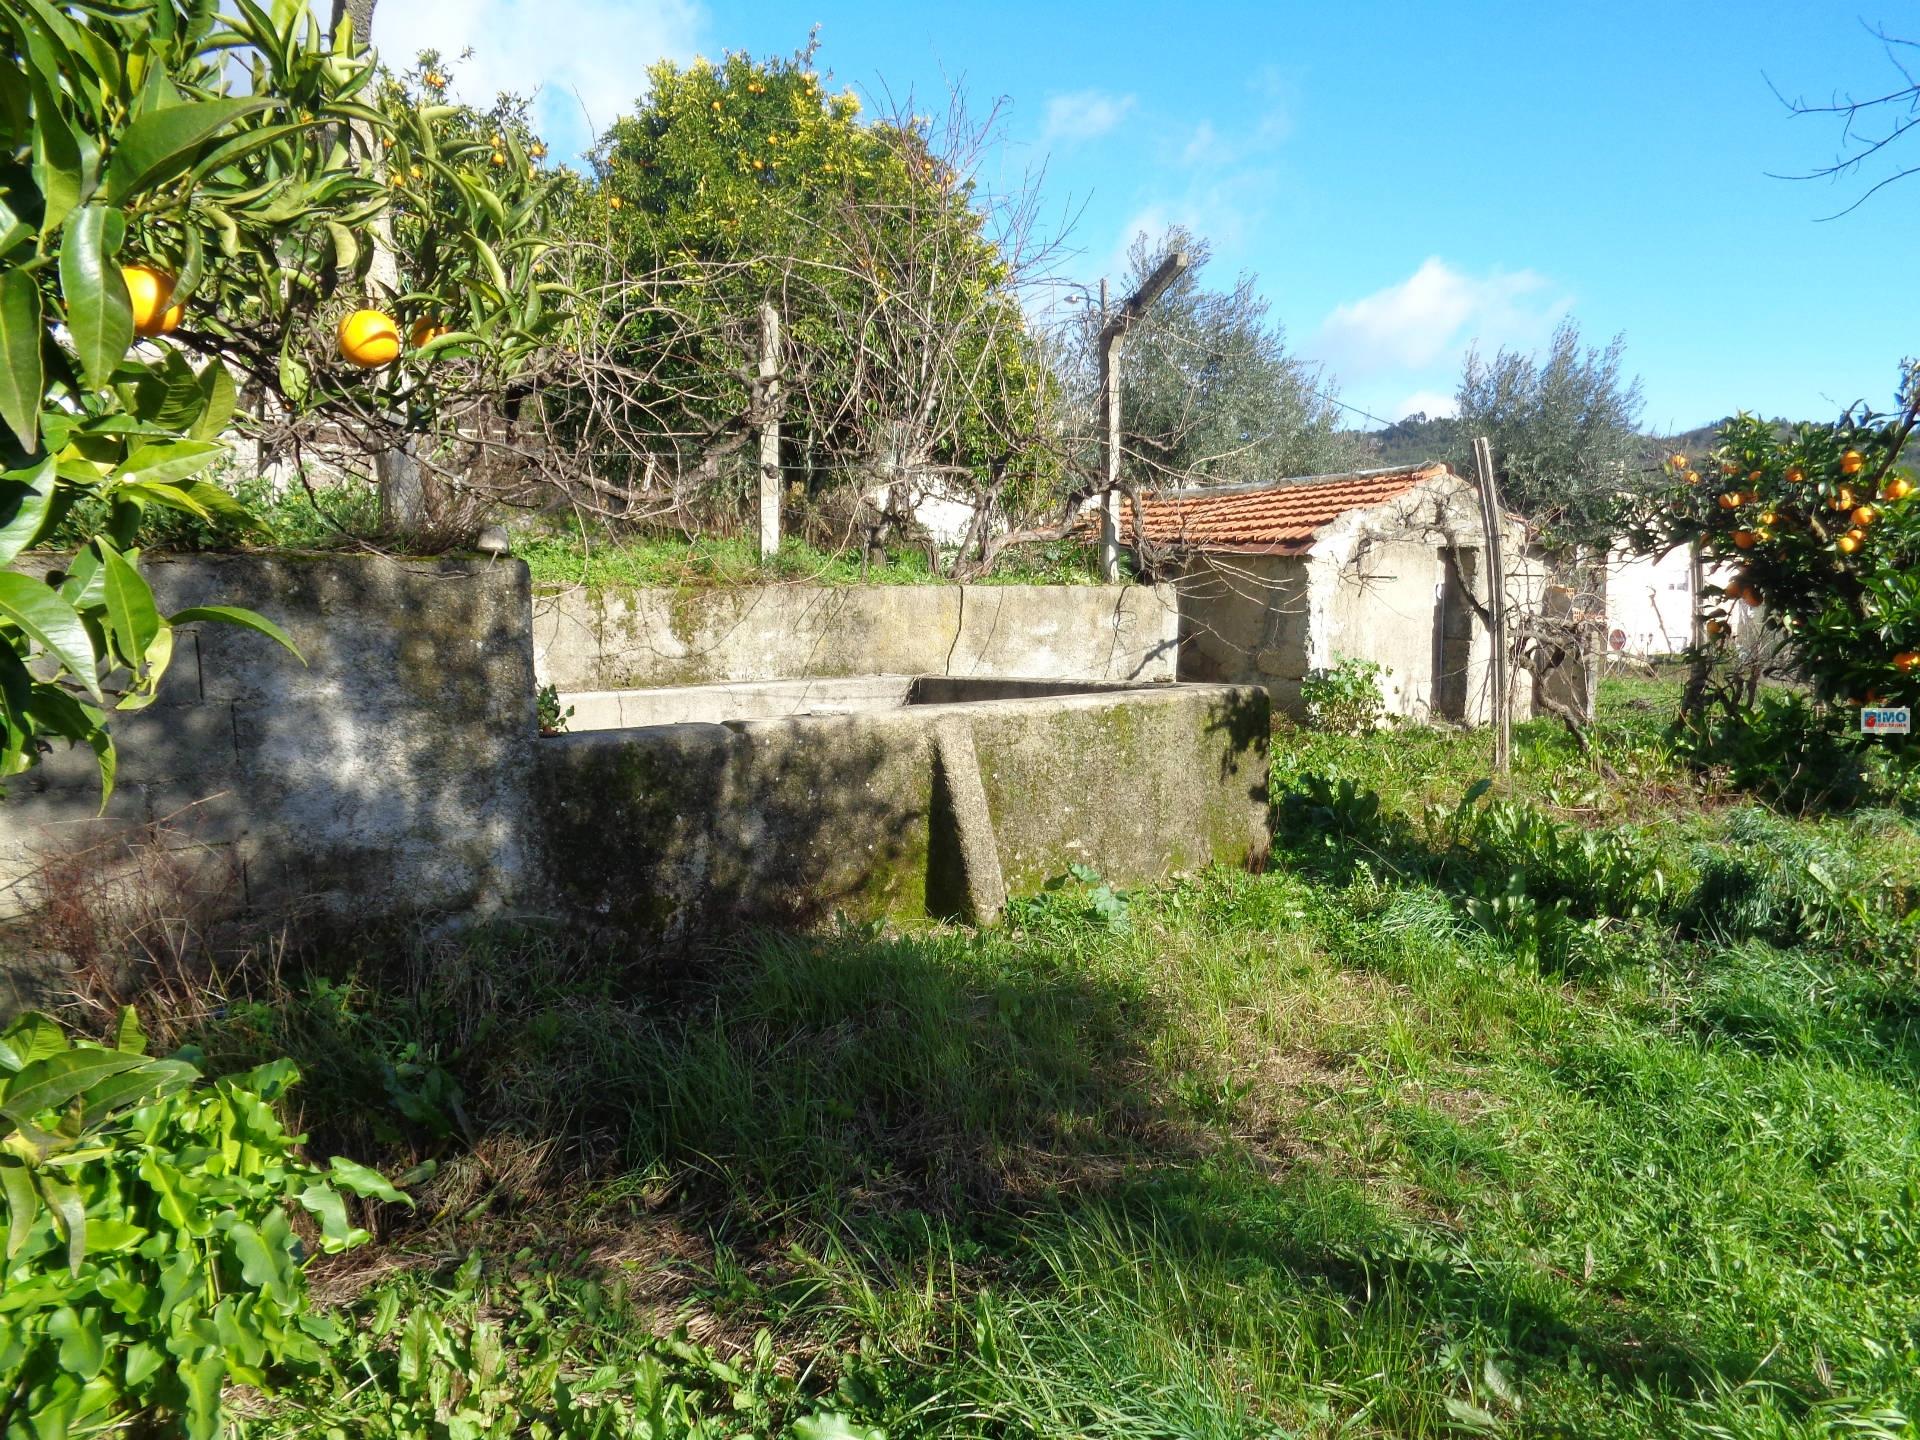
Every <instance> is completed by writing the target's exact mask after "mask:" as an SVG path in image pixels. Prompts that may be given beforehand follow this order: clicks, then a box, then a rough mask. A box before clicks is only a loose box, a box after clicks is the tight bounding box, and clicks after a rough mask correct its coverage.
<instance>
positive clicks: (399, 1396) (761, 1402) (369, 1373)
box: [260, 1252, 886, 1440]
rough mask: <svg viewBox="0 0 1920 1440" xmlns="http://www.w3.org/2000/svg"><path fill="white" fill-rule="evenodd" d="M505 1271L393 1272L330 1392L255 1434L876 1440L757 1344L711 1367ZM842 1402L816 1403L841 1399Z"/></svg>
mask: <svg viewBox="0 0 1920 1440" xmlns="http://www.w3.org/2000/svg"><path fill="white" fill-rule="evenodd" d="M516 1260H517V1263H516V1264H514V1265H513V1266H512V1267H511V1268H510V1269H509V1267H507V1266H497V1267H494V1268H493V1269H491V1270H490V1269H489V1268H488V1267H487V1266H486V1265H485V1264H484V1263H483V1259H482V1257H481V1256H480V1255H478V1254H475V1255H472V1256H469V1257H468V1258H467V1260H466V1261H465V1262H464V1263H463V1264H461V1265H460V1267H459V1268H458V1270H457V1271H455V1272H454V1273H453V1275H452V1276H451V1277H450V1278H447V1279H444V1280H438V1281H434V1280H423V1279H420V1278H418V1277H408V1278H404V1279H401V1280H398V1281H394V1282H389V1283H388V1284H385V1285H382V1286H380V1287H379V1288H378V1289H377V1290H375V1291H374V1292H373V1293H372V1294H371V1295H370V1296H368V1297H367V1298H366V1299H365V1300H364V1301H362V1302H361V1303H360V1304H359V1305H358V1306H356V1318H357V1319H358V1320H359V1321H360V1323H359V1324H356V1325H355V1326H354V1328H353V1329H352V1331H351V1332H350V1333H349V1334H348V1335H347V1336H346V1338H345V1339H344V1341H343V1342H342V1344H341V1346H340V1347H339V1360H340V1364H339V1372H338V1379H337V1382H336V1383H335V1384H334V1385H333V1386H331V1387H328V1388H325V1389H322V1390H320V1391H318V1392H317V1393H309V1394H303V1395H297V1396H296V1395H288V1396H286V1397H284V1398H283V1400H282V1401H281V1403H280V1404H279V1405H277V1406H276V1408H275V1411H274V1413H273V1414H272V1415H270V1416H269V1417H268V1419H267V1420H266V1422H265V1423H264V1424H263V1425H262V1426H261V1427H260V1428H261V1430H262V1431H263V1432H264V1433H265V1434H267V1435H281V1434H285V1435H312V1434H350V1435H354V1436H360V1437H366V1440H442V1437H446V1436H454V1435H458V1436H464V1437H469V1440H517V1437H520V1436H524V1435H529V1434H531V1435H536V1436H545V1437H548V1440H626V1437H629V1436H647V1437H652V1440H700V1437H705V1436H714V1437H718V1436H722V1435H736V1434H741V1433H743V1432H744V1433H746V1434H766V1435H773V1434H784V1435H791V1436H794V1437H796V1440H885V1433H886V1432H885V1431H883V1430H880V1429H879V1428H877V1427H875V1426H871V1425H866V1424H860V1423H857V1422H856V1421H854V1420H853V1419H851V1418H849V1415H848V1413H847V1411H846V1410H842V1409H827V1410H821V1409H817V1408H815V1407H816V1406H817V1405H818V1404H819V1401H818V1400H816V1399H813V1398H810V1397H807V1396H804V1395H802V1394H801V1393H800V1390H799V1387H798V1386H797V1385H796V1383H795V1382H794V1381H793V1380H792V1379H791V1378H788V1377H783V1376H781V1375H780V1374H779V1373H778V1371H777V1369H776V1367H775V1365H774V1356H773V1348H772V1339H771V1337H770V1336H769V1335H768V1334H767V1332H766V1331H764V1330H763V1331H761V1332H760V1333H759V1335H758V1336H757V1337H756V1338H755V1342H754V1347H753V1350H752V1352H751V1353H750V1354H746V1355H739V1356H737V1357H735V1358H734V1359H731V1360H729V1359H722V1358H721V1357H720V1356H718V1355H716V1354H715V1353H714V1352H713V1351H712V1350H711V1349H709V1348H707V1347H706V1346H704V1345H700V1344H697V1343H694V1342H692V1341H690V1340H689V1339H688V1338H687V1337H686V1335H685V1334H684V1333H679V1334H674V1335H670V1336H656V1335H654V1334H652V1333H651V1332H648V1331H645V1330H634V1329H628V1328H626V1327H624V1326H623V1325H622V1324H621V1323H620V1321H621V1315H620V1308H621V1299H622V1296H621V1295H620V1293H619V1290H618V1288H617V1287H616V1288H615V1289H613V1290H611V1291H609V1290H608V1289H606V1288H604V1287H602V1286H601V1285H599V1284H597V1283H595V1282H593V1281H590V1280H582V1279H580V1278H577V1277H572V1276H566V1275H560V1274H554V1273H549V1272H547V1271H545V1270H544V1269H543V1268H542V1266H541V1265H540V1263H539V1261H538V1260H537V1259H536V1257H534V1256H533V1255H532V1254H531V1253H528V1252H522V1253H521V1254H520V1255H519V1256H518V1257H516ZM852 1398H853V1397H841V1396H835V1397H832V1399H833V1400H834V1401H837V1402H839V1403H841V1404H843V1405H849V1408H851V1405H850V1404H849V1400H850V1399H852Z"/></svg>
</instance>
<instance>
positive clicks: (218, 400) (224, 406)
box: [187, 360, 240, 440]
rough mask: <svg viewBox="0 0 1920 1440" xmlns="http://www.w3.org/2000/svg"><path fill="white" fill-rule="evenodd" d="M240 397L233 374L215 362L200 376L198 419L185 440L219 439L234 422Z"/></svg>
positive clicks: (188, 431)
mask: <svg viewBox="0 0 1920 1440" xmlns="http://www.w3.org/2000/svg"><path fill="white" fill-rule="evenodd" d="M239 394H240V392H239V389H238V387H237V386H235V385H234V383H233V373H232V372H231V371H230V370H228V369H227V367H226V366H225V365H223V364H221V363H220V362H219V361H218V360H215V361H213V362H212V363H211V364H209V365H208V366H207V367H206V368H205V369H204V370H202V371H201V372H200V400H201V408H200V418H199V419H197V420H195V421H194V422H193V424H192V426H191V427H190V428H189V429H188V430H187V438H188V439H189V440H216V439H218V438H219V436H220V432H221V431H223V430H225V429H226V428H227V422H228V421H229V420H231V419H233V409H234V405H235V403H236V402H237V401H238V399H239Z"/></svg>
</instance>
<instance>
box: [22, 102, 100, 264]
mask: <svg viewBox="0 0 1920 1440" xmlns="http://www.w3.org/2000/svg"><path fill="white" fill-rule="evenodd" d="M54 73H58V72H54ZM33 90H34V115H33V181H34V184H35V185H36V186H38V187H39V190H40V195H41V198H42V199H43V200H44V202H45V207H46V208H45V210H44V211H43V212H42V214H41V217H40V233H41V234H42V235H51V234H52V233H53V232H54V231H55V230H56V229H58V228H59V226H60V223H61V222H62V221H63V220H65V219H66V218H67V216H69V215H71V214H72V213H73V211H74V207H75V206H77V205H79V204H80V202H81V201H83V200H84V199H86V198H87V193H88V192H89V191H90V190H91V189H92V185H93V173H94V172H95V167H96V166H97V165H98V163H99V150H98V148H97V147H96V146H94V144H93V142H92V141H91V139H83V138H82V137H81V136H80V135H79V134H78V133H77V132H76V131H75V130H73V129H72V127H71V126H69V125H68V123H67V120H66V117H65V116H64V115H62V114H61V113H60V107H59V104H58V102H57V101H56V100H55V99H54V91H53V89H52V87H51V86H49V85H46V84H44V83H41V82H40V79H39V77H38V76H36V77H35V84H34V87H33Z"/></svg>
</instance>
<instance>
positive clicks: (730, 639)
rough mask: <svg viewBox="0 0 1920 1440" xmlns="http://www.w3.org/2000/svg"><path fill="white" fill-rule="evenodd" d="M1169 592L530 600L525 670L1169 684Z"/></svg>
mask: <svg viewBox="0 0 1920 1440" xmlns="http://www.w3.org/2000/svg"><path fill="white" fill-rule="evenodd" d="M1178 626H1179V617H1178V612H1177V608H1176V605H1175V601H1174V597H1173V593H1172V589H1171V587H1163V586H1138V585H1131V586H1129V585H1103V586H1094V585H1088V586H1071V585H842V586H821V585H757V586H743V587H737V588H726V589H720V588H715V589H706V590H691V589H690V590H664V589H634V590H604V591H588V590H584V589H574V590H565V591H558V592H554V593H550V594H548V593H543V594H540V595H537V596H535V597H534V610H533V628H534V663H535V666H536V669H537V670H538V673H539V677H540V683H541V684H551V685H555V686H558V687H559V689H561V690H562V691H569V692H570V691H596V690H627V689H647V688H654V687H659V686H668V685H711V684H724V683H728V682H733V681H759V680H785V679H794V678H800V677H807V676H818V677H837V676H854V675H871V674H892V675H982V676H985V675H1018V676H1030V677H1035V678H1042V679H1047V678H1052V679H1076V680H1079V679H1085V680H1171V679H1172V678H1173V673H1174V653H1175V650H1176V648H1177V644H1178V639H1179V629H1178Z"/></svg>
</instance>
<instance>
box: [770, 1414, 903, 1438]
mask: <svg viewBox="0 0 1920 1440" xmlns="http://www.w3.org/2000/svg"><path fill="white" fill-rule="evenodd" d="M787 1433H788V1434H789V1435H791V1436H793V1440H886V1434H887V1432H886V1431H884V1430H882V1429H880V1428H879V1427H877V1426H873V1425H856V1424H854V1423H853V1421H851V1420H849V1419H848V1418H847V1417H846V1416H845V1415H842V1414H839V1413H838V1412H836V1411H827V1412H826V1413H824V1414H820V1415H805V1416H802V1417H801V1418H800V1419H798V1420H796V1421H794V1422H793V1425H792V1427H791V1428H790V1429H789V1430H788V1431H787Z"/></svg>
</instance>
